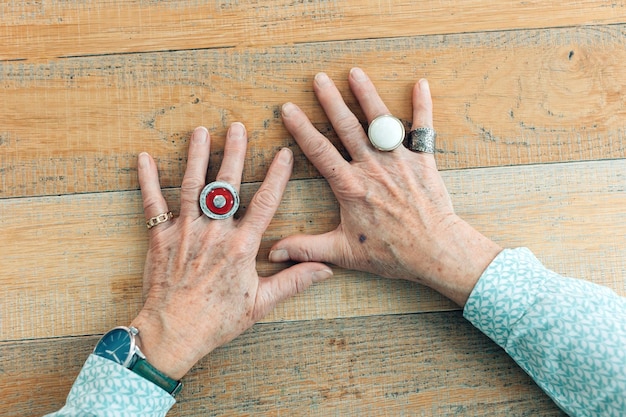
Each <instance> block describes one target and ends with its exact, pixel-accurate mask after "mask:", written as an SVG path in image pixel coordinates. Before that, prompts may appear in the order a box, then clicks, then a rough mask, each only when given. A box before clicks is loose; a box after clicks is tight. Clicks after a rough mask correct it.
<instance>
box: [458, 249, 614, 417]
mask: <svg viewBox="0 0 626 417" xmlns="http://www.w3.org/2000/svg"><path fill="white" fill-rule="evenodd" d="M463 313H464V316H465V318H467V319H468V320H469V321H470V322H471V323H472V324H473V325H474V326H476V327H477V328H478V329H479V330H481V331H482V332H483V333H485V334H486V335H487V336H489V337H490V338H491V339H492V340H493V341H495V342H496V343H497V344H498V345H500V346H501V347H502V348H504V349H505V350H506V352H507V353H508V354H509V355H510V356H511V357H512V358H513V360H515V362H517V363H518V364H519V365H520V366H521V367H522V369H524V370H525V371H526V372H527V373H528V374H529V375H530V376H531V377H532V378H533V379H534V380H535V382H537V384H538V385H539V386H540V387H541V388H542V389H543V390H544V391H545V392H546V393H547V394H548V395H549V396H550V397H551V398H552V399H553V400H554V401H555V402H556V404H557V405H559V406H560V407H561V408H562V409H563V410H565V411H566V412H567V413H568V414H569V415H572V416H603V417H604V416H607V417H608V416H611V417H613V416H615V417H618V416H619V417H623V416H624V413H623V412H624V410H626V350H625V349H624V346H626V320H624V317H626V298H623V297H620V296H619V295H617V294H616V293H615V292H613V291H612V290H611V289H609V288H606V287H603V286H600V285H597V284H594V283H591V282H588V281H584V280H581V279H573V278H567V277H563V276H560V275H558V274H556V273H555V272H552V271H550V270H548V269H547V268H545V267H544V266H543V265H542V264H541V263H540V262H539V261H538V260H537V258H535V256H534V255H533V254H532V253H531V252H530V251H529V250H528V249H525V248H520V249H509V250H505V251H503V252H502V253H500V254H499V255H498V256H497V257H496V259H494V260H493V262H492V263H491V264H490V265H489V267H487V269H486V270H485V272H484V273H483V275H482V276H481V278H480V280H479V281H478V283H477V284H476V286H475V287H474V290H473V291H472V293H471V294H470V297H469V299H468V301H467V304H466V305H465V309H464V312H463Z"/></svg>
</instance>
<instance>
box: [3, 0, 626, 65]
mask: <svg viewBox="0 0 626 417" xmlns="http://www.w3.org/2000/svg"><path fill="white" fill-rule="evenodd" d="M625 12H626V3H624V2H623V1H612V2H610V3H607V2H605V1H602V0H583V1H581V0H564V1H560V2H546V1H538V0H532V1H520V0H518V1H505V0H497V1H490V2H485V1H483V0H463V1H461V0H450V1H440V2H423V1H422V2H409V1H375V2H374V1H335V0H323V1H288V2H286V1H282V0H269V1H260V0H255V1H246V2H239V1H212V2H211V1H201V0H192V1H190V0H176V1H168V2H152V1H141V0H133V1H125V0H109V1H97V0H78V1H71V2H65V1H63V2H47V1H41V2H21V1H8V2H3V4H2V5H0V16H2V20H3V27H2V28H1V30H0V45H3V46H2V49H0V60H42V59H48V58H57V57H65V56H78V55H80V56H85V55H107V56H108V55H110V54H120V53H135V52H146V51H166V50H181V49H198V48H232V47H250V46H256V45H268V44H269V45H279V44H286V43H290V44H291V43H293V44H300V43H309V42H328V41H341V40H346V39H350V40H353V39H363V38H379V39H380V38H395V37H398V36H399V35H401V36H414V35H427V34H453V33H469V32H491V31H498V30H511V29H529V28H554V27H562V26H583V25H598V24H604V25H608V24H614V23H623V17H624V13H625Z"/></svg>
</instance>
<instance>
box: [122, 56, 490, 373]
mask: <svg viewBox="0 0 626 417" xmlns="http://www.w3.org/2000/svg"><path fill="white" fill-rule="evenodd" d="M349 83H350V88H351V90H352V92H353V93H354V95H355V96H356V98H357V99H358V101H359V104H360V105H361V107H362V109H363V111H364V113H365V115H366V117H367V120H368V121H369V122H371V121H372V120H373V119H374V118H375V117H377V116H379V115H381V114H388V113H389V110H388V109H387V107H386V106H385V104H384V103H383V101H382V100H381V98H380V97H379V96H378V93H377V92H376V89H375V87H374V85H373V84H372V82H371V81H370V80H369V78H368V77H367V75H365V74H364V73H363V72H362V71H361V70H359V69H358V68H355V69H353V70H352V71H351V72H350V76H349ZM314 89H315V94H316V95H317V97H318V100H319V102H320V104H321V106H322V108H323V109H324V111H325V112H326V114H327V115H328V118H329V120H330V121H331V123H332V124H333V126H334V128H335V130H336V132H337V134H338V135H339V137H340V139H341V141H342V142H343V144H344V146H345V148H346V149H347V151H348V152H349V153H350V156H351V161H350V162H348V161H346V160H345V159H344V158H343V157H342V156H341V155H340V154H339V152H338V151H337V150H336V149H335V147H334V146H333V145H332V144H331V142H330V141H329V140H328V139H327V138H325V137H324V136H323V135H322V134H320V133H319V132H318V131H317V130H316V129H315V128H314V127H313V125H312V124H311V122H310V121H309V119H308V118H307V116H306V115H305V114H304V113H303V112H302V111H301V110H300V109H299V108H298V107H297V106H296V105H294V104H292V103H287V104H285V105H284V106H283V110H282V116H283V122H284V124H285V127H286V128H287V129H288V130H289V132H290V133H291V134H292V135H293V136H294V138H295V140H296V141H297V142H298V144H299V145H300V147H301V148H302V150H303V152H304V153H305V154H306V155H307V157H308V158H309V159H310V160H311V162H312V163H313V164H314V165H315V166H316V167H317V168H318V170H319V171H320V172H321V173H322V175H324V177H326V179H327V180H328V183H329V184H330V186H331V188H332V190H333V192H334V193H335V196H336V198H337V200H338V202H339V205H340V214H341V222H340V224H339V225H338V226H337V228H336V229H335V230H333V231H331V232H329V233H326V234H323V235H317V236H310V235H295V236H290V237H287V238H285V239H283V240H281V241H280V242H277V243H276V244H275V245H274V247H273V248H272V251H271V252H270V260H271V261H273V262H285V261H288V260H291V261H297V262H300V263H299V264H297V265H294V266H291V267H289V268H286V269H285V270H283V271H281V272H279V273H277V274H276V275H274V276H271V277H268V278H261V277H259V276H258V274H257V271H256V262H255V259H256V256H257V253H258V250H259V245H260V242H261V235H262V234H263V232H264V231H265V230H266V228H267V226H268V225H269V223H270V221H271V219H272V216H273V215H274V213H275V211H276V208H277V207H278V204H279V202H280V199H281V197H282V193H283V191H284V189H285V186H286V183H287V181H288V180H289V176H290V174H291V170H292V165H293V156H292V154H291V152H290V151H289V150H288V149H283V150H281V151H280V152H279V153H278V154H277V155H276V157H275V159H274V161H273V163H272V165H271V167H270V168H269V170H268V172H267V176H266V179H265V181H264V182H263V184H262V185H261V187H260V188H259V190H258V192H257V193H256V194H255V196H254V198H253V200H252V201H251V203H250V205H249V207H248V209H247V211H246V214H245V215H244V216H243V218H241V219H238V220H237V219H234V218H229V219H226V220H209V219H208V218H207V217H206V216H204V215H203V214H202V213H201V211H200V207H199V204H198V197H199V195H200V192H201V190H202V188H203V187H204V185H205V178H206V173H207V166H208V162H209V146H210V137H209V135H208V132H207V131H206V129H204V128H198V129H196V130H195V131H194V133H193V135H192V138H191V141H190V146H189V157H188V165H187V169H186V171H185V175H184V178H183V183H182V186H181V210H180V214H179V216H178V217H177V218H175V219H173V220H170V221H168V222H165V223H162V224H159V225H157V226H155V227H154V228H152V229H151V230H150V231H149V234H150V245H149V251H148V255H147V258H146V265H145V271H144V278H143V279H144V294H145V298H146V301H145V305H144V307H143V309H142V310H141V311H140V313H139V314H138V316H137V318H136V319H135V320H133V322H132V325H133V326H135V327H137V328H138V329H139V330H140V341H139V343H140V347H141V349H142V350H143V352H144V353H145V354H146V357H147V358H148V360H149V361H150V362H151V363H152V364H153V365H154V366H155V367H156V368H157V369H159V370H161V371H162V372H164V373H166V374H167V375H169V376H170V377H172V378H176V379H179V378H181V377H182V376H183V375H185V373H187V372H188V371H189V369H191V367H192V366H193V365H194V364H195V363H196V362H197V361H198V360H200V359H201V358H202V357H203V356H205V355H206V354H208V353H209V352H211V351H212V350H213V349H215V348H216V347H218V346H221V345H223V344H224V343H227V342H228V341H230V340H232V339H233V338H235V337H237V336H238V335H239V334H241V333H243V332H244V331H245V330H246V329H248V328H249V327H250V326H252V325H253V324H254V323H255V322H256V321H258V320H260V319H261V318H263V317H264V316H265V315H266V314H268V313H269V312H270V311H271V310H272V309H273V308H274V306H275V305H276V304H277V303H278V302H280V301H281V300H284V299H286V298H288V297H290V296H292V295H294V294H297V293H299V292H301V291H303V290H304V289H306V288H307V287H309V286H310V285H311V284H312V283H313V282H317V281H321V280H323V279H326V278H329V277H331V276H332V271H331V270H330V269H329V267H328V266H326V265H325V264H323V263H321V262H328V263H332V264H335V265H339V266H341V267H345V268H350V269H357V270H361V271H367V272H373V273H375V274H379V275H381V276H384V277H389V278H401V279H407V280H412V281H416V282H420V283H422V284H424V285H428V286H430V287H432V288H434V289H435V290H437V291H439V292H441V293H442V294H443V295H445V296H447V297H449V298H450V299H452V300H453V301H455V302H457V303H458V304H459V305H461V306H462V305H464V304H465V302H466V300H467V298H468V296H469V294H470V292H471V290H472V289H473V287H474V285H475V283H476V282H477V280H478V278H479V277H480V275H481V274H482V272H483V271H484V269H485V268H486V267H487V265H488V264H489V263H490V262H491V261H492V260H493V258H494V257H495V256H496V255H497V254H498V253H499V252H500V250H501V248H500V247H499V246H498V245H497V244H495V243H494V242H492V241H490V240H489V239H487V238H485V237H484V236H483V235H481V234H480V233H479V232H477V231H476V230H474V229H473V228H472V227H471V226H469V225H468V224H467V223H466V222H464V221H463V220H462V219H460V218H459V217H458V216H457V215H456V214H455V213H454V209H453V207H452V203H451V201H450V198H449V196H448V193H447V190H446V188H445V185H444V183H443V181H442V178H441V176H440V175H439V172H438V171H437V166H436V164H435V158H434V156H433V155H429V154H422V153H415V152H411V151H409V150H407V149H406V148H404V147H400V148H398V149H395V150H393V151H391V152H380V151H377V150H375V149H374V148H373V147H372V146H371V145H370V143H369V141H368V138H367V135H366V133H365V131H364V130H363V128H362V126H361V124H360V123H359V121H358V119H357V118H356V117H355V116H354V114H353V113H352V112H351V111H350V110H349V108H348V107H347V106H346V104H345V103H344V101H343V99H342V98H341V94H340V93H339V91H338V90H337V88H336V87H335V85H334V83H333V82H332V81H331V80H330V79H329V78H328V77H327V76H326V75H325V74H322V73H320V74H318V75H317V76H316V78H315V81H314ZM412 104H413V128H416V127H432V126H433V113H432V100H431V96H430V90H429V86H428V83H427V82H426V81H425V80H421V81H420V82H418V83H417V84H416V85H415V87H414V89H413V93H412ZM246 144H247V135H246V132H245V128H244V126H243V125H242V124H240V123H233V124H232V125H231V127H230V129H229V132H228V134H227V137H226V142H225V149H224V159H223V161H222V164H221V167H220V170H219V172H218V175H217V178H216V180H219V181H226V182H229V183H231V184H232V185H233V186H234V187H235V188H236V189H239V186H240V182H241V173H242V170H243V163H244V159H245V151H246ZM138 170H139V182H140V186H141V192H142V196H143V205H144V212H145V216H146V219H149V218H151V217H153V216H156V215H158V214H160V213H166V212H167V211H168V206H167V202H166V201H165V199H164V198H163V195H162V193H161V189H160V185H159V178H158V173H157V168H156V164H155V163H154V161H153V159H152V158H151V157H150V156H149V155H148V154H145V153H143V154H141V155H140V156H139V165H138Z"/></svg>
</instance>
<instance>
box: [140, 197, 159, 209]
mask: <svg viewBox="0 0 626 417" xmlns="http://www.w3.org/2000/svg"><path fill="white" fill-rule="evenodd" d="M162 201H163V200H162V199H161V198H159V197H157V196H146V197H144V198H143V210H144V212H146V213H147V212H151V211H158V210H159V208H160V207H161V205H162Z"/></svg>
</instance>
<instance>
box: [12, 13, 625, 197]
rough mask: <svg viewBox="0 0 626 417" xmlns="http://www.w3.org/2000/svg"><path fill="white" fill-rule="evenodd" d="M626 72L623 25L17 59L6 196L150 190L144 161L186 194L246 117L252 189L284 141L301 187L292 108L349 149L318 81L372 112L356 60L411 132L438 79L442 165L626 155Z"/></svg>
mask: <svg viewBox="0 0 626 417" xmlns="http://www.w3.org/2000/svg"><path fill="white" fill-rule="evenodd" d="M625 61H626V27H625V26H621V25H618V26H607V27H601V28H598V27H583V28H567V29H558V30H557V29H551V30H537V31H513V32H497V33H487V34H485V33H480V34H463V35H452V36H428V37H401V38H394V39H388V40H379V39H377V40H362V41H346V42H336V43H330V44H328V43H317V44H316V43H311V44H305V45H297V46H284V47H272V48H269V47H260V48H249V49H243V50H241V49H213V50H194V51H183V52H160V53H146V54H133V55H113V56H106V57H81V58H72V59H62V60H56V61H52V62H47V63H37V64H35V63H24V62H12V63H3V64H0V85H1V86H2V87H3V88H2V89H0V98H1V99H0V114H2V115H3V116H4V119H3V124H2V126H1V127H0V174H1V179H0V198H7V197H22V196H38V195H59V194H73V193H85V192H102V191H120V190H131V189H137V188H138V186H137V180H136V168H135V167H136V162H135V161H136V155H137V154H138V153H139V152H141V151H149V152H150V153H151V154H152V155H153V156H154V157H155V158H156V159H157V160H158V163H159V167H160V172H161V178H162V185H163V186H164V187H177V186H178V185H180V182H181V179H182V174H183V171H184V163H185V159H186V151H187V138H188V136H189V134H190V132H191V130H192V129H193V128H194V127H195V126H196V125H200V124H204V125H206V126H207V127H208V128H209V130H210V131H211V132H212V133H213V141H214V145H213V152H212V159H211V162H212V164H211V167H212V168H211V171H212V174H213V175H215V173H216V171H217V167H218V166H219V160H220V155H221V150H222V147H223V137H224V134H225V131H226V128H227V127H228V125H229V124H230V123H231V122H233V121H237V120H239V121H244V122H246V125H247V127H248V130H249V133H250V146H249V152H248V157H247V161H246V162H247V164H246V168H245V170H244V181H247V182H254V181H260V180H261V179H262V178H263V176H264V174H265V171H266V168H267V166H268V165H269V162H270V161H271V159H272V157H273V155H274V154H275V152H276V151H277V150H278V149H279V148H280V147H283V146H287V147H291V148H292V149H293V150H294V152H295V157H296V167H295V172H294V178H311V177H314V176H316V175H317V174H316V171H315V169H314V168H313V167H312V166H311V165H310V164H309V163H308V161H306V159H305V158H304V156H303V155H302V153H301V152H300V151H299V149H298V147H297V145H296V144H295V143H294V141H293V139H292V138H291V137H290V136H289V135H288V134H287V132H286V131H285V130H284V128H283V126H282V122H281V120H280V115H279V114H280V111H279V106H280V105H281V104H282V103H284V102H286V101H293V102H296V103H298V104H299V105H300V106H301V107H302V108H303V109H304V110H305V111H306V112H307V113H308V114H309V115H310V117H311V119H312V120H313V122H314V123H315V125H316V126H317V127H318V129H319V130H320V131H321V132H323V133H324V134H328V135H329V136H330V137H331V138H332V140H333V141H334V142H335V143H337V142H338V140H337V138H335V137H334V135H333V133H332V129H331V127H330V126H329V124H328V121H327V119H326V117H325V116H324V115H323V113H322V111H321V110H320V108H319V105H318V104H317V102H316V100H315V97H314V95H313V93H312V92H311V82H312V81H311V80H312V78H313V76H314V74H315V73H316V72H318V71H320V70H326V71H328V72H329V74H330V75H331V76H332V77H333V78H335V79H336V80H337V84H338V85H339V87H340V88H341V90H342V91H343V92H344V93H345V97H346V100H347V101H348V103H349V104H350V106H351V107H352V108H353V109H355V111H357V114H359V115H361V112H360V111H358V106H357V105H356V103H355V99H354V98H353V97H352V95H351V94H349V93H348V89H347V85H346V81H345V77H346V74H347V72H348V69H349V68H350V67H351V66H354V65H361V66H362V67H364V68H365V69H366V71H367V72H368V73H369V74H370V75H371V77H372V79H373V80H374V81H375V83H376V84H377V86H378V88H379V91H380V94H381V95H382V97H383V98H384V100H385V101H386V103H387V105H388V107H389V109H390V110H391V112H392V113H394V114H396V115H397V116H398V117H401V118H402V119H403V120H405V121H406V123H408V122H409V120H410V118H411V111H410V91H411V87H412V85H413V84H414V82H415V81H416V80H417V79H419V78H421V77H428V78H429V80H430V82H431V90H432V91H433V94H434V100H435V107H436V108H435V124H436V126H437V129H438V132H439V137H438V145H437V147H438V154H437V157H438V163H439V167H440V168H441V169H444V170H446V169H456V168H470V167H485V166H499V165H518V164H532V163H551V162H559V161H561V162H562V161H580V160H594V159H607V158H623V157H626V151H625V149H626V145H625V141H624V126H623V123H622V121H623V120H624V118H626V102H625V98H624V97H626V94H625V93H626V92H625V91H624V85H623V83H622V80H624V79H626V67H625V66H624V65H622V63H623V62H625Z"/></svg>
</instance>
